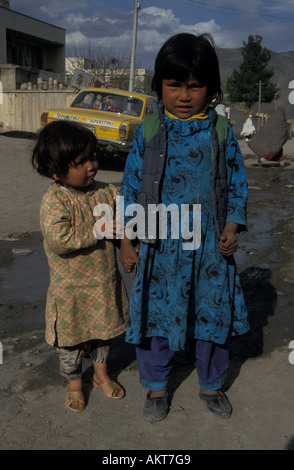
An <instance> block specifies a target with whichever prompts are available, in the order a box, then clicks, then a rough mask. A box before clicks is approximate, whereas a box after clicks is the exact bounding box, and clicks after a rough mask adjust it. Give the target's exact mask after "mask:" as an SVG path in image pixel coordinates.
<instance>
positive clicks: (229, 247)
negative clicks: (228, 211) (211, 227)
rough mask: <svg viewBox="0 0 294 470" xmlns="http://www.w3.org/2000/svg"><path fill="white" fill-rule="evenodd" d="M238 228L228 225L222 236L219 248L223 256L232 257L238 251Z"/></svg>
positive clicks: (235, 225)
mask: <svg viewBox="0 0 294 470" xmlns="http://www.w3.org/2000/svg"><path fill="white" fill-rule="evenodd" d="M231 225H232V226H231ZM237 227H238V226H237V224H227V225H226V227H225V228H224V231H223V233H222V234H221V238H220V241H219V244H218V246H219V249H220V252H221V254H222V255H223V256H231V255H233V254H234V253H235V252H236V251H237V249H238V240H237V237H236V231H237Z"/></svg>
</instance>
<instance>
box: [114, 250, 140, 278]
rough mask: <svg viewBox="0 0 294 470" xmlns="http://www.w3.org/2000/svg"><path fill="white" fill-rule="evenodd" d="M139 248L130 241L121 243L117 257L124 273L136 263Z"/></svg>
mask: <svg viewBox="0 0 294 470" xmlns="http://www.w3.org/2000/svg"><path fill="white" fill-rule="evenodd" d="M138 252H139V249H138V248H137V247H134V246H133V245H132V244H131V243H128V242H124V243H121V248H120V253H119V259H120V262H121V264H122V267H123V270H124V272H125V273H130V272H131V271H132V270H133V269H134V267H135V266H136V264H137V263H138Z"/></svg>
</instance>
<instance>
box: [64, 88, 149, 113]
mask: <svg viewBox="0 0 294 470" xmlns="http://www.w3.org/2000/svg"><path fill="white" fill-rule="evenodd" d="M70 107H71V108H83V109H94V110H101V111H109V112H113V113H122V114H128V115H130V116H136V117H140V116H141V113H142V109H143V101H142V100H140V99H139V98H137V97H134V96H130V95H120V94H117V93H113V94H112V93H109V92H107V91H105V93H104V92H101V91H99V92H98V91H83V92H81V93H79V95H78V96H77V97H76V99H75V100H74V101H73V103H72V104H71V106H70Z"/></svg>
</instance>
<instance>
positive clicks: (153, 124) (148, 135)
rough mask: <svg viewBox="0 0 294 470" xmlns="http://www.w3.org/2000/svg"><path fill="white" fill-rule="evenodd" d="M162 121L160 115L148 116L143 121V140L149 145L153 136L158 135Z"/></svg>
mask: <svg viewBox="0 0 294 470" xmlns="http://www.w3.org/2000/svg"><path fill="white" fill-rule="evenodd" d="M159 125H160V119H159V115H158V113H152V114H149V115H148V116H146V118H145V119H144V121H143V138H144V140H145V141H146V142H147V143H149V142H150V140H151V139H152V137H153V136H155V135H156V134H158V130H159Z"/></svg>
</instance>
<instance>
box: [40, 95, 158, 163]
mask: <svg viewBox="0 0 294 470" xmlns="http://www.w3.org/2000/svg"><path fill="white" fill-rule="evenodd" d="M156 110H157V100H156V98H154V97H153V96H149V95H144V94H141V93H135V92H129V91H125V90H118V89H110V88H87V89H83V90H81V91H80V92H79V93H78V95H77V96H76V98H75V99H74V100H73V102H72V103H71V105H70V106H69V107H68V108H67V109H48V110H45V111H43V113H42V116H41V127H44V126H45V125H46V124H48V123H49V122H51V121H55V120H64V119H65V120H70V121H76V122H81V123H83V124H84V125H85V126H87V127H89V128H90V129H91V130H92V131H93V132H94V134H95V136H96V137H97V147H98V148H101V149H103V151H104V153H109V152H110V153H111V154H112V155H117V156H120V157H122V158H126V156H127V154H128V152H129V150H130V147H131V145H132V141H133V139H134V133H135V129H136V128H137V126H138V125H139V124H140V123H141V122H142V121H143V119H144V118H145V116H147V115H148V114H151V113H152V112H154V111H156Z"/></svg>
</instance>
